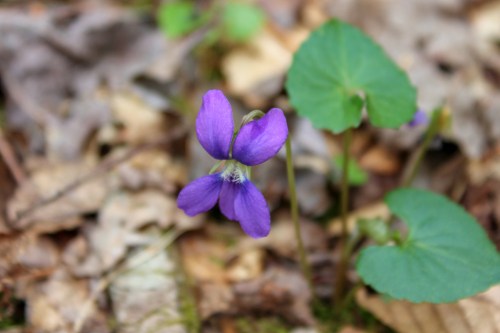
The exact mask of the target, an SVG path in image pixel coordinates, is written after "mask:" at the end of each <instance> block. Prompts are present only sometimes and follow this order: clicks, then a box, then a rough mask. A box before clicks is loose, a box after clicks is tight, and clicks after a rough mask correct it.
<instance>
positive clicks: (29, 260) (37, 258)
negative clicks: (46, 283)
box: [0, 233, 59, 281]
mask: <svg viewBox="0 0 500 333" xmlns="http://www.w3.org/2000/svg"><path fill="white" fill-rule="evenodd" d="M58 263H59V251H58V249H57V248H56V245H55V244H54V243H53V241H51V240H50V239H48V238H46V237H43V236H39V235H36V234H33V233H19V234H13V235H8V236H1V237H0V281H2V280H3V279H5V278H7V279H14V280H15V279H18V278H20V277H38V276H40V275H47V274H49V273H50V272H51V271H52V270H53V269H55V268H56V265H57V264H58Z"/></svg>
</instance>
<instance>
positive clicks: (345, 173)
mask: <svg viewBox="0 0 500 333" xmlns="http://www.w3.org/2000/svg"><path fill="white" fill-rule="evenodd" d="M351 141H352V129H351V128H349V129H347V130H346V131H345V132H344V137H343V138H342V180H341V189H340V214H341V223H342V229H341V234H340V241H339V247H340V260H339V262H338V265H337V269H336V275H335V280H334V288H333V302H334V308H335V309H336V312H337V313H339V311H338V310H339V308H340V307H341V306H342V303H343V302H342V300H343V296H344V288H345V284H346V279H347V276H346V275H347V268H348V267H347V266H348V264H349V256H350V254H349V253H350V252H351V251H349V249H348V247H349V246H348V232H347V215H348V209H349V160H350V153H349V149H350V147H351Z"/></svg>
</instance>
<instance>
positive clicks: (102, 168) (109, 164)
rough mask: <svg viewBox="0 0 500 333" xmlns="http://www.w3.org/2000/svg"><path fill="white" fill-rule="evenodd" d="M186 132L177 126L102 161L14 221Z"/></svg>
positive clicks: (18, 215)
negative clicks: (160, 135)
mask: <svg viewBox="0 0 500 333" xmlns="http://www.w3.org/2000/svg"><path fill="white" fill-rule="evenodd" d="M186 132H187V130H186V128H185V127H184V126H181V127H178V128H176V129H175V130H173V131H172V132H171V133H170V135H168V136H167V137H164V138H161V139H159V140H156V141H153V142H150V143H145V144H143V145H140V146H137V147H134V148H132V149H130V150H129V151H128V152H126V153H125V154H124V155H123V156H120V157H117V158H113V159H108V160H105V161H103V162H102V163H101V164H99V165H98V166H96V167H95V168H94V169H93V170H92V171H90V172H89V173H87V174H86V175H84V176H82V177H80V178H77V179H76V180H74V181H73V182H71V183H70V184H68V185H66V186H65V187H63V188H62V189H60V190H59V191H57V192H56V193H54V194H52V195H50V196H48V197H46V198H42V199H40V200H39V201H37V202H35V203H34V204H33V205H32V206H31V207H29V208H27V209H26V210H24V211H21V212H20V213H18V214H17V216H16V218H15V219H14V223H15V222H18V221H19V220H21V219H23V218H26V217H27V216H29V215H31V214H33V213H34V212H35V211H36V210H38V209H40V208H41V207H43V206H46V205H48V204H50V203H53V202H54V201H57V200H59V199H60V198H62V197H63V196H65V195H67V194H68V193H71V192H73V191H75V190H76V189H77V188H79V187H80V186H82V185H83V184H85V183H87V182H88V181H90V180H92V179H93V178H96V177H98V176H100V175H102V174H105V173H107V172H109V171H111V170H112V169H114V168H115V167H117V166H118V165H120V164H122V163H124V162H126V161H128V160H130V159H131V158H133V157H135V156H137V155H138V154H140V153H142V152H143V151H145V150H148V149H151V148H155V147H158V146H162V145H165V144H167V143H170V142H172V141H173V140H176V139H179V138H180V137H182V136H183V135H184V134H185V133H186Z"/></svg>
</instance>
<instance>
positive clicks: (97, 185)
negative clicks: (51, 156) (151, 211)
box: [8, 162, 110, 232]
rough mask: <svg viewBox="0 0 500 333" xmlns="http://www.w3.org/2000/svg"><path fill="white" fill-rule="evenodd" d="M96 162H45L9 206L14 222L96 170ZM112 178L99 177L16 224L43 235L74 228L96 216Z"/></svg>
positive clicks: (16, 194)
mask: <svg viewBox="0 0 500 333" xmlns="http://www.w3.org/2000/svg"><path fill="white" fill-rule="evenodd" d="M94 166H95V163H93V162H79V163H45V164H44V163H41V164H39V165H37V167H36V169H35V170H34V171H33V173H32V174H31V176H30V180H29V182H27V183H25V184H23V185H22V186H20V187H19V188H18V189H17V191H16V193H15V195H14V197H13V198H12V199H11V200H10V201H9V203H8V213H9V216H10V218H11V219H12V220H15V217H16V216H17V214H18V213H20V212H23V211H25V210H27V209H28V208H30V207H32V206H33V205H35V204H36V203H37V202H38V201H39V200H40V199H42V198H47V197H50V196H51V195H54V194H55V193H57V192H59V191H60V190H61V189H63V188H65V186H67V185H68V184H70V183H72V182H74V181H75V180H76V179H78V178H79V177H81V176H82V175H85V174H87V173H89V172H90V171H91V170H93V167H94ZM107 181H108V178H106V177H103V176H101V177H96V178H94V179H92V180H91V181H89V182H87V183H85V184H83V185H82V186H80V187H79V188H77V189H76V190H74V191H72V192H69V193H67V194H66V195H64V196H63V197H62V198H60V199H59V200H56V201H55V202H53V203H50V204H47V205H45V206H43V207H40V208H39V209H37V210H36V211H34V212H33V213H32V214H30V215H29V216H26V218H22V219H20V220H19V221H17V224H16V225H14V227H15V228H18V229H23V228H27V227H29V226H32V225H33V226H32V230H37V231H39V232H54V231H59V230H63V229H67V228H74V227H75V226H78V225H80V224H81V223H82V221H81V219H80V218H79V216H80V215H81V214H85V213H92V212H95V211H97V210H98V208H99V207H100V206H101V205H102V203H103V201H104V199H105V197H106V195H107V193H108V191H109V190H110V188H109V184H108V182H107Z"/></svg>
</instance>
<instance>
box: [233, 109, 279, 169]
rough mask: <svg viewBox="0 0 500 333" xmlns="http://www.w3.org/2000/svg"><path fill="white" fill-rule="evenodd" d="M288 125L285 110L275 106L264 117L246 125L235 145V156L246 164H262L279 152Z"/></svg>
mask: <svg viewBox="0 0 500 333" xmlns="http://www.w3.org/2000/svg"><path fill="white" fill-rule="evenodd" d="M287 136H288V127H287V125H286V118H285V115H284V114H283V111H281V110H280V109H277V108H274V109H271V110H270V111H269V112H268V113H267V114H266V115H265V116H264V117H262V118H260V119H258V120H254V121H251V122H249V123H248V124H246V125H244V126H243V127H242V128H241V130H240V132H239V133H238V136H237V137H236V139H235V141H234V145H233V158H234V159H236V160H237V161H239V162H241V163H243V164H246V165H257V164H261V163H263V162H265V161H267V160H268V159H270V158H271V157H273V156H274V155H276V154H277V153H278V151H279V150H280V149H281V147H282V146H283V144H284V143H285V140H286V137H287Z"/></svg>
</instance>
